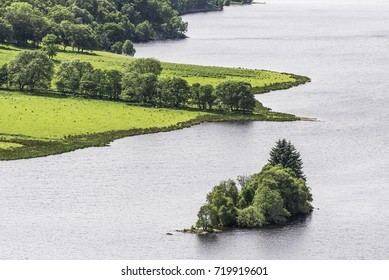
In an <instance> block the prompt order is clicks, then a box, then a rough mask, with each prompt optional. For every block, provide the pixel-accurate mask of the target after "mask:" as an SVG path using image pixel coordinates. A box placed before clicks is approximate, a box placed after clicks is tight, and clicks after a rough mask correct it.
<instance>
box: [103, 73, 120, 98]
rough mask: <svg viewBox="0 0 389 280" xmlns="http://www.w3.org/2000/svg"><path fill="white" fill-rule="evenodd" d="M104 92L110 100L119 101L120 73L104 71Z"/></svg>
mask: <svg viewBox="0 0 389 280" xmlns="http://www.w3.org/2000/svg"><path fill="white" fill-rule="evenodd" d="M104 72H105V75H106V78H105V81H106V92H105V93H104V94H106V95H108V97H109V98H110V99H114V100H119V98H120V95H121V94H122V73H120V72H119V71H117V70H105V71H104Z"/></svg>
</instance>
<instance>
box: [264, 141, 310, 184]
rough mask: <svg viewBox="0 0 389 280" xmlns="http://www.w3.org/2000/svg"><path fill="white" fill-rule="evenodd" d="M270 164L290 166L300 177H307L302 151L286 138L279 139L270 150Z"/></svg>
mask: <svg viewBox="0 0 389 280" xmlns="http://www.w3.org/2000/svg"><path fill="white" fill-rule="evenodd" d="M269 164H271V165H277V164H280V165H282V167H284V168H290V169H292V170H293V171H294V172H295V174H296V176H297V177H298V178H302V179H305V176H304V173H303V162H302V160H301V157H300V153H299V152H298V151H297V150H296V148H295V147H294V146H293V145H292V143H291V142H290V141H286V140H285V139H282V140H278V141H277V144H276V146H275V147H274V148H273V149H272V150H271V152H270V159H269Z"/></svg>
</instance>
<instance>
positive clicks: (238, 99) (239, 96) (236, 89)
mask: <svg viewBox="0 0 389 280" xmlns="http://www.w3.org/2000/svg"><path fill="white" fill-rule="evenodd" d="M251 91H252V87H251V85H250V84H249V83H245V82H238V81H228V82H224V83H221V84H219V85H218V86H217V87H216V94H217V96H218V98H219V100H220V102H221V105H222V106H223V107H225V108H228V109H229V110H230V111H237V110H241V111H243V113H246V112H251V111H253V110H254V108H255V98H254V95H253V94H252V92H251Z"/></svg>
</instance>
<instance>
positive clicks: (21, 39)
mask: <svg viewBox="0 0 389 280" xmlns="http://www.w3.org/2000/svg"><path fill="white" fill-rule="evenodd" d="M1 14H2V17H4V18H5V19H6V20H7V21H8V22H9V24H10V25H11V26H12V29H13V39H14V40H15V41H16V43H17V44H19V45H21V46H25V45H27V41H28V40H30V41H32V42H33V43H34V45H38V43H39V42H40V41H41V40H42V38H43V37H44V36H45V35H47V34H48V32H49V30H50V24H49V21H48V19H47V18H46V17H45V16H44V14H43V13H42V12H40V11H39V10H38V9H35V8H34V7H33V6H32V5H30V4H28V3H19V2H16V3H12V4H11V5H10V6H8V7H6V8H3V9H2V13H1Z"/></svg>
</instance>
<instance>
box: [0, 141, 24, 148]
mask: <svg viewBox="0 0 389 280" xmlns="http://www.w3.org/2000/svg"><path fill="white" fill-rule="evenodd" d="M21 147H23V145H21V144H18V143H12V142H1V141H0V149H1V150H12V149H16V148H21Z"/></svg>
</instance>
